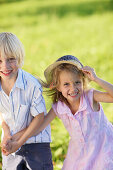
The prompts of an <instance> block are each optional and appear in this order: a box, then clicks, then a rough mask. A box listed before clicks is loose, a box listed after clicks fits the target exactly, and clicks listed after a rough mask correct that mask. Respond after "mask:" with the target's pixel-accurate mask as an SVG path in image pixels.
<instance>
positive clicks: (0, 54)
mask: <svg viewBox="0 0 113 170" xmlns="http://www.w3.org/2000/svg"><path fill="white" fill-rule="evenodd" d="M11 57H14V58H16V57H15V55H14V54H13V53H12V52H4V51H1V50H0V58H11Z"/></svg>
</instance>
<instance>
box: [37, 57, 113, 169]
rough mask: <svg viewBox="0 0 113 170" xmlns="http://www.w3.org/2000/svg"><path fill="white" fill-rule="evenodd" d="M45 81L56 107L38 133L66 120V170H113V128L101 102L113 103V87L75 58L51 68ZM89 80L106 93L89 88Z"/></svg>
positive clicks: (48, 69)
mask: <svg viewBox="0 0 113 170" xmlns="http://www.w3.org/2000/svg"><path fill="white" fill-rule="evenodd" d="M45 78H46V80H47V86H49V87H50V88H49V94H50V95H51V96H52V98H53V106H52V108H51V110H50V111H49V113H48V114H47V116H45V119H44V122H43V124H42V125H41V126H40V128H39V130H38V132H37V133H39V132H40V131H41V130H42V129H43V128H44V127H46V126H47V125H48V124H49V123H50V122H51V121H52V120H53V119H54V118H55V117H56V115H57V116H58V117H59V118H60V119H61V120H62V122H63V123H64V126H65V128H66V129H67V131H68V132H69V135H70V142H69V147H68V151H67V156H66V159H65V161H64V164H63V168H62V170H106V169H109V170H113V126H112V124H111V123H110V122H109V121H108V120H107V118H106V116H105V115H104V112H103V109H102V106H101V105H100V103H99V102H106V103H108V102H109V103H110V102H111V103H112V102H113V85H112V84H110V83H108V82H106V81H104V80H102V79H100V78H99V77H97V75H96V73H95V71H94V69H93V68H91V67H89V66H86V67H83V65H82V64H81V62H80V61H79V60H78V59H77V58H76V57H74V56H71V55H66V56H63V57H61V58H59V59H58V60H57V61H56V62H54V63H53V64H52V65H50V66H49V67H48V68H47V69H46V70H45ZM87 79H89V80H91V81H94V82H96V83H97V84H98V85H99V86H100V87H102V88H103V89H104V90H105V91H106V92H100V91H97V90H94V89H88V88H86V87H87V86H86V80H87Z"/></svg>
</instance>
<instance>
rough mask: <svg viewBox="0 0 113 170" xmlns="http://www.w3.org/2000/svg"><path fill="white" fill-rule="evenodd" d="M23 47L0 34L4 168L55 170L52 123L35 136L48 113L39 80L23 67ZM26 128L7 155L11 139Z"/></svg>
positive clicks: (7, 35)
mask: <svg viewBox="0 0 113 170" xmlns="http://www.w3.org/2000/svg"><path fill="white" fill-rule="evenodd" d="M23 58H24V49H23V46H22V44H21V42H20V41H19V39H18V38H17V37H16V35H14V34H12V33H7V32H3V33H0V117H1V121H2V127H3V132H4V137H2V139H3V140H2V148H3V149H2V153H3V154H2V164H3V170H23V169H26V170H28V169H29V170H31V169H32V170H35V169H36V170H52V169H53V166H52V157H51V150H50V142H51V132H50V126H48V127H46V129H44V130H43V131H42V132H41V133H40V134H39V135H37V136H32V135H33V134H34V132H35V131H36V130H37V129H38V127H39V126H40V124H41V123H42V122H43V119H44V115H45V114H46V108H45V101H44V98H43V96H42V87H41V85H40V83H39V81H38V80H37V79H36V78H34V77H33V76H32V75H31V74H29V73H27V72H25V71H24V70H22V69H21V67H22V64H23ZM25 128H26V131H25V133H24V134H23V135H22V136H21V137H20V136H19V137H20V142H19V145H18V148H19V147H21V148H20V149H19V150H17V151H16V153H13V154H9V155H8V154H7V151H6V150H5V147H4V146H6V144H7V142H8V140H11V138H12V136H13V135H14V134H16V133H18V132H19V131H21V130H23V129H25Z"/></svg>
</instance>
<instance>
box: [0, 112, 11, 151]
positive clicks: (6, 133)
mask: <svg viewBox="0 0 113 170" xmlns="http://www.w3.org/2000/svg"><path fill="white" fill-rule="evenodd" d="M0 121H1V126H2V129H3V139H2V143H1V147H2V152H3V153H4V152H5V146H6V145H7V142H8V141H9V140H11V138H12V136H11V134H10V128H9V126H8V125H7V123H6V122H5V121H4V119H3V117H2V114H1V113H0Z"/></svg>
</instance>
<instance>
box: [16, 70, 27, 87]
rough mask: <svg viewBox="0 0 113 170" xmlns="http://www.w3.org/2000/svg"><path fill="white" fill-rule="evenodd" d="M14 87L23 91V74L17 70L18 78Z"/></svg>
mask: <svg viewBox="0 0 113 170" xmlns="http://www.w3.org/2000/svg"><path fill="white" fill-rule="evenodd" d="M15 87H17V88H20V89H25V84H24V79H23V72H22V70H21V69H18V77H17V79H16V82H15Z"/></svg>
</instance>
